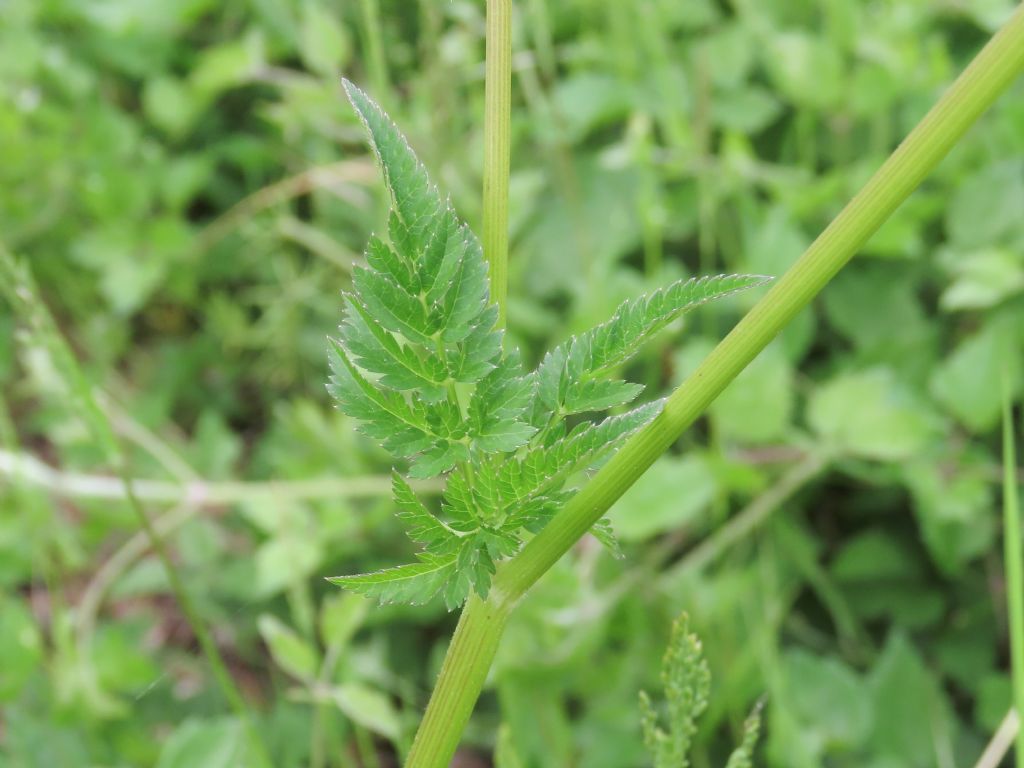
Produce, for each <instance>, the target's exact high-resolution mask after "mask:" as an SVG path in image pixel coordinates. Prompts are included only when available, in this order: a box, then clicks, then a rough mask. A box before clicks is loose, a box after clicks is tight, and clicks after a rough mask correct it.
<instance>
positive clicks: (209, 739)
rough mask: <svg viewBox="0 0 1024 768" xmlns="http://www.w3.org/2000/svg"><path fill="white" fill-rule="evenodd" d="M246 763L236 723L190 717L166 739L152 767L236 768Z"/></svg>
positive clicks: (226, 720)
mask: <svg viewBox="0 0 1024 768" xmlns="http://www.w3.org/2000/svg"><path fill="white" fill-rule="evenodd" d="M246 762H247V757H246V747H245V736H244V733H243V731H242V726H241V724H240V723H238V722H237V721H235V720H232V719H219V720H217V719H214V720H198V719H191V718H190V719H188V720H185V722H183V723H182V724H181V725H179V726H178V727H177V728H176V729H175V730H174V733H172V734H171V735H170V737H169V738H168V739H167V742H166V743H165V744H164V748H163V750H162V751H161V752H160V759H159V760H158V761H157V764H156V768H238V766H240V765H245V764H246Z"/></svg>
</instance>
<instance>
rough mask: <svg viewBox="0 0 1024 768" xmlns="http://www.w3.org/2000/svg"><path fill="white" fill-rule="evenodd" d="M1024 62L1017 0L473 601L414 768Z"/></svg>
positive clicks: (446, 750)
mask: <svg viewBox="0 0 1024 768" xmlns="http://www.w3.org/2000/svg"><path fill="white" fill-rule="evenodd" d="M493 4H494V3H489V4H488V7H489V8H490V7H491V5H493ZM499 5H500V3H499ZM488 66H490V64H489V65H488ZM1022 70H1024V7H1022V8H1018V9H1017V11H1016V12H1015V13H1014V15H1013V16H1012V17H1011V18H1010V20H1009V21H1008V22H1007V23H1006V25H1005V26H1004V27H1003V29H1002V30H1000V31H999V32H998V33H997V34H996V35H995V36H994V37H993V38H992V39H991V40H990V41H989V42H988V44H987V45H986V46H985V47H984V49H982V51H981V52H980V53H979V54H978V55H977V57H975V59H974V61H973V62H971V64H970V66H969V67H968V68H967V69H966V70H965V71H964V72H963V74H961V75H960V77H959V78H957V80H956V82H954V83H953V85H952V86H951V87H950V89H949V90H948V91H947V92H946V94H945V95H944V96H943V97H942V98H941V99H940V100H939V102H938V103H937V104H936V105H935V106H934V107H933V108H932V109H931V110H930V111H929V112H928V114H927V115H926V116H925V117H924V119H923V120H922V121H921V122H920V123H919V124H918V126H917V127H916V128H915V129H914V130H913V131H912V132H911V133H910V135H909V136H908V137H907V138H906V140H905V141H904V142H903V143H902V144H901V145H900V146H899V147H898V148H897V149H896V151H895V152H894V153H893V154H892V155H891V156H890V157H889V159H888V160H886V162H885V163H884V164H883V165H882V167H881V168H880V169H879V170H878V171H877V172H876V173H875V174H874V176H872V177H871V179H870V180H869V181H868V183H867V184H866V185H865V186H864V188H863V189H862V190H861V191H860V192H859V193H858V194H857V195H856V196H855V197H854V198H853V200H851V201H850V202H849V204H847V206H846V207H845V208H844V209H843V210H842V212H841V213H840V214H839V216H837V217H836V218H835V220H833V221H832V223H831V224H830V225H829V226H828V227H827V228H826V229H825V231H824V232H822V233H821V235H819V237H818V238H817V239H816V240H815V241H814V242H813V243H812V244H811V246H810V247H809V248H808V249H807V251H805V252H804V254H803V255H802V256H801V257H800V258H799V259H798V260H797V262H796V263H795V264H794V265H793V266H792V267H791V268H790V269H789V271H788V272H786V274H785V275H784V276H783V277H782V278H781V279H780V280H779V281H778V282H777V283H776V284H775V286H774V287H773V288H772V289H771V290H770V291H769V292H768V293H767V294H766V295H765V297H764V298H762V299H761V300H760V301H759V302H758V303H757V304H756V305H755V306H754V308H753V309H752V310H751V311H750V312H749V313H748V314H747V315H746V316H745V317H744V318H743V319H742V320H741V321H740V322H739V323H738V324H737V325H736V327H735V328H734V329H733V330H732V332H731V333H730V334H729V335H728V336H727V337H726V338H725V339H723V340H722V342H721V343H719V344H718V346H717V347H715V349H714V350H713V351H712V352H711V354H709V355H708V357H707V358H706V359H705V360H704V362H703V363H701V365H700V366H699V367H698V368H697V370H696V371H694V373H693V374H691V376H690V377H689V378H687V379H686V381H684V382H683V383H682V384H681V385H680V386H679V388H678V389H676V391H675V392H674V393H673V394H672V395H671V397H670V398H669V399H668V401H667V402H666V404H665V408H664V410H663V411H662V412H661V414H659V416H658V417H657V418H656V419H655V420H654V421H652V422H651V423H650V424H649V425H648V426H647V427H646V428H645V429H643V430H642V431H640V432H639V433H638V434H636V435H635V436H634V437H632V438H631V439H630V440H629V441H628V442H627V443H626V444H625V445H624V446H623V447H622V449H621V450H620V451H619V452H618V453H617V454H616V455H615V456H614V457H613V458H612V459H611V461H609V462H608V463H607V464H606V465H605V466H604V467H603V468H602V469H601V471H599V472H598V473H597V474H596V475H595V476H594V477H593V479H592V480H591V481H590V482H589V483H588V484H587V485H586V486H584V488H583V489H582V490H581V491H580V492H579V493H578V494H577V495H576V496H574V497H573V498H572V500H571V501H569V502H568V504H566V506H565V507H564V508H563V509H562V510H561V511H560V512H559V513H558V514H557V515H556V516H555V517H554V519H553V520H552V521H551V522H550V523H549V524H548V525H547V526H546V527H545V528H544V529H543V530H542V531H541V532H540V533H539V534H537V536H536V537H535V538H534V539H532V540H531V541H530V542H529V543H528V544H527V545H526V546H525V547H524V548H523V550H522V551H521V552H520V553H519V554H518V555H517V556H516V557H514V558H513V559H512V560H510V561H508V562H507V563H505V564H503V565H502V566H501V567H500V568H499V570H498V573H497V574H496V576H495V579H494V584H493V586H492V590H491V594H490V596H489V597H488V598H487V600H486V601H481V600H479V599H477V598H471V599H470V600H469V602H468V603H467V604H466V607H465V608H464V609H463V614H462V617H461V619H460V621H459V626H458V629H457V630H456V633H455V638H454V639H453V641H452V644H451V646H450V647H449V649H448V654H447V656H446V657H445V661H444V664H443V666H442V668H441V675H440V677H439V679H438V682H437V685H436V687H435V689H434V693H433V695H432V696H431V700H430V703H429V705H428V706H427V712H426V714H425V716H424V719H423V722H422V724H421V726H420V730H419V732H418V733H417V735H416V741H415V743H414V745H413V749H412V751H411V752H410V754H409V759H408V761H407V763H406V766H407V768H445V766H447V765H448V763H449V761H450V760H451V757H452V755H453V754H454V751H455V748H456V746H457V745H458V741H459V734H460V733H461V731H462V729H463V728H464V727H465V725H466V722H467V721H468V720H469V716H470V713H471V712H472V709H473V706H474V703H475V702H476V699H477V697H478V696H479V694H480V691H481V690H482V688H483V685H484V682H485V681H486V678H487V672H488V670H489V668H490V664H491V661H492V659H493V657H494V653H495V651H496V650H497V647H498V641H499V639H500V634H501V631H502V628H503V627H504V624H505V620H506V618H507V615H508V612H509V610H510V609H511V607H512V606H514V605H515V603H516V601H517V600H518V599H519V598H521V597H522V596H523V595H524V594H525V593H526V591H527V590H528V589H529V588H530V587H531V586H532V585H533V584H534V583H535V582H536V581H537V580H538V579H539V578H540V577H541V576H542V575H543V574H544V573H545V572H546V571H547V570H548V569H549V568H550V567H551V566H552V565H554V564H555V562H556V561H557V560H558V559H559V558H560V557H561V556H562V555H563V554H565V553H566V552H567V551H568V550H569V548H570V547H571V546H572V545H573V544H574V543H575V542H576V541H577V540H578V539H579V538H580V537H581V536H582V535H583V534H584V533H586V532H587V530H589V528H590V527H591V526H592V525H593V524H594V523H595V522H597V521H598V520H599V519H600V518H601V516H602V515H603V514H604V513H605V512H606V511H607V510H608V509H609V507H611V505H612V504H613V503H614V502H615V501H616V500H617V499H618V498H619V497H620V496H621V495H622V494H623V493H624V492H625V491H626V489H628V488H629V487H630V486H631V485H632V484H633V483H634V482H635V481H636V480H637V478H639V477H640V476H641V475H642V474H643V473H644V472H645V471H646V470H647V468H648V467H650V466H651V464H653V463H654V461H655V459H657V458H658V456H660V455H661V454H662V453H664V452H665V451H666V450H667V449H668V448H669V447H670V446H671V445H672V444H673V443H674V442H675V441H676V440H677V439H678V438H679V436H680V435H681V434H682V433H683V431H684V430H685V429H686V428H687V427H689V426H690V425H691V424H692V423H693V422H694V421H695V420H696V419H697V417H698V416H700V415H701V413H703V411H704V410H705V409H706V408H707V407H708V405H709V404H710V403H711V401H712V400H714V399H715V397H716V396H717V395H718V394H719V393H720V392H721V391H722V390H723V389H725V387H726V386H727V385H728V384H729V383H730V382H731V381H732V380H733V379H734V378H735V377H736V376H737V374H739V372H740V371H742V370H743V368H744V367H746V366H747V365H748V364H749V363H750V361H752V360H753V359H754V358H755V357H756V356H757V355H758V354H759V353H760V352H761V350H762V349H764V347H765V346H767V344H768V343H769V342H770V341H771V340H772V339H774V338H775V336H776V335H778V333H779V332H780V331H781V330H782V328H783V327H785V325H786V324H787V323H788V322H789V321H790V320H792V319H793V317H794V316H795V315H796V314H797V313H799V312H800V311H801V310H802V309H804V308H805V307H806V306H807V305H808V304H809V303H810V302H811V300H812V299H813V298H814V297H815V296H816V295H817V294H818V293H819V292H820V291H821V290H822V288H824V286H825V285H826V284H827V283H828V281H829V280H830V279H831V278H832V277H833V276H834V275H835V274H836V273H837V272H838V271H839V270H840V269H841V268H842V267H843V266H844V265H845V264H846V263H847V262H848V261H849V260H850V259H851V258H852V257H853V255H854V254H855V253H856V252H857V250H858V249H859V248H860V247H861V246H862V245H863V244H864V242H865V241H866V240H867V239H868V238H869V237H870V236H871V235H872V234H873V233H874V232H875V231H876V230H877V229H878V228H879V227H880V226H881V225H882V223H883V222H884V221H885V220H886V219H887V218H888V217H889V216H890V215H891V214H892V212H893V211H894V210H896V208H897V207H898V206H899V205H900V204H901V203H902V202H903V201H904V200H905V199H906V198H907V197H908V196H909V195H910V193H911V192H912V191H913V190H914V189H915V188H916V187H917V186H918V185H919V184H920V183H921V181H922V180H923V179H924V178H925V176H927V175H928V173H930V172H931V170H932V169H933V168H934V167H935V166H936V165H937V164H938V163H939V161H940V160H942V158H943V157H945V156H946V154H947V153H948V152H949V150H950V149H951V148H952V147H953V145H954V144H956V142H957V141H958V140H959V139H960V137H961V136H963V134H964V133H965V132H966V131H967V129H968V128H969V127H970V126H971V125H972V124H973V123H974V122H975V121H976V120H977V119H978V117H979V116H980V115H981V114H982V112H984V111H985V110H986V109H987V108H988V107H989V106H990V105H991V104H992V103H993V102H994V101H995V100H996V98H997V97H998V96H999V95H1000V94H1001V93H1002V92H1003V91H1005V90H1006V89H1007V88H1008V87H1009V85H1010V84H1011V83H1012V82H1013V80H1014V79H1015V78H1016V77H1017V76H1018V75H1019V74H1020V73H1021V71H1022Z"/></svg>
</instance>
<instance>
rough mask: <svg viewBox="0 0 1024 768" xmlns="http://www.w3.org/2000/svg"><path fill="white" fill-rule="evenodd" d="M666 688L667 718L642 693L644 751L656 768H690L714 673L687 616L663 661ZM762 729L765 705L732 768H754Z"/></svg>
mask: <svg viewBox="0 0 1024 768" xmlns="http://www.w3.org/2000/svg"><path fill="white" fill-rule="evenodd" d="M661 685H662V688H663V690H664V696H665V703H664V708H663V709H664V715H662V714H661V713H660V712H659V707H657V706H655V704H654V702H653V701H652V700H651V697H650V696H648V695H647V693H646V692H644V691H641V692H640V722H641V727H642V729H643V736H644V745H645V746H646V747H647V750H648V752H650V753H651V756H652V757H653V758H654V768H687V766H689V765H690V754H689V753H690V747H691V746H692V745H693V737H694V736H695V735H696V733H697V719H698V718H699V717H700V716H701V714H703V712H704V710H705V709H707V706H708V694H709V692H710V690H711V671H710V670H709V668H708V663H707V661H706V660H705V659H704V650H703V648H702V646H701V642H700V638H699V637H697V635H695V634H693V633H692V632H690V622H689V617H688V616H687V615H686V614H685V613H684V614H682V615H681V616H679V618H677V619H676V620H675V622H673V624H672V636H671V638H670V639H669V643H668V648H667V649H666V651H665V655H664V657H663V658H662V661H661ZM663 722H664V725H663V724H662V723H663ZM760 728H761V704H760V703H759V704H758V705H757V706H756V707H755V708H754V711H753V712H752V713H751V714H750V716H749V717H748V718H747V720H746V722H745V723H744V725H743V741H742V742H741V744H740V745H739V746H738V747H737V748H736V749H735V750H734V751H733V753H732V755H731V756H730V757H729V762H728V763H727V765H726V768H751V765H752V759H753V753H754V747H755V746H756V744H757V738H758V735H759V733H760Z"/></svg>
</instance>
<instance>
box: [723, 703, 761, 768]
mask: <svg viewBox="0 0 1024 768" xmlns="http://www.w3.org/2000/svg"><path fill="white" fill-rule="evenodd" d="M762 707H763V702H760V701H759V702H758V703H757V705H756V706H755V707H754V711H753V712H751V713H750V714H749V715H748V716H747V719H746V720H744V721H743V740H742V741H741V742H740V744H739V746H738V747H736V749H734V750H733V752H732V754H731V755H729V762H727V763H726V764H725V768H753V765H754V748H755V747H756V746H757V740H758V738H759V737H760V736H761V709H762Z"/></svg>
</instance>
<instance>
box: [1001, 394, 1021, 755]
mask: <svg viewBox="0 0 1024 768" xmlns="http://www.w3.org/2000/svg"><path fill="white" fill-rule="evenodd" d="M1016 468H1017V452H1016V448H1015V446H1014V429H1013V409H1012V402H1011V398H1010V391H1009V385H1008V384H1005V385H1004V387H1003V547H1004V559H1005V561H1006V562H1005V568H1006V602H1007V613H1008V615H1009V623H1010V668H1011V673H1012V678H1013V703H1014V707H1015V708H1016V710H1017V717H1018V722H1020V721H1024V560H1022V558H1024V551H1022V545H1021V539H1020V535H1021V531H1020V501H1019V500H1018V498H1017V477H1016V474H1017V473H1016ZM1014 751H1015V753H1016V754H1015V759H1016V762H1015V764H1016V766H1017V768H1024V728H1018V729H1017V739H1016V749H1015V750H1014Z"/></svg>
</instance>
